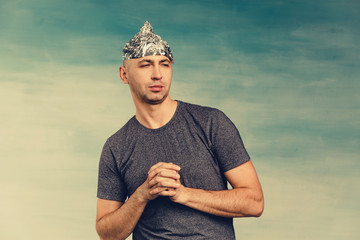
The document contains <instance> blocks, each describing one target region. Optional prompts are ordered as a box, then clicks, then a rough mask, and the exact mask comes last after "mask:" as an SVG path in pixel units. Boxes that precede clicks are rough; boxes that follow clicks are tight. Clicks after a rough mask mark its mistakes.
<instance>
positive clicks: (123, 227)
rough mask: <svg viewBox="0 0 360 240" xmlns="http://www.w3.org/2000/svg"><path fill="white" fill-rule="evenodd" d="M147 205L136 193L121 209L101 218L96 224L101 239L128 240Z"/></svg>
mask: <svg viewBox="0 0 360 240" xmlns="http://www.w3.org/2000/svg"><path fill="white" fill-rule="evenodd" d="M146 204H147V201H146V200H144V199H143V198H142V197H141V195H140V194H138V192H135V193H134V194H133V195H131V197H130V198H129V199H128V200H127V201H126V202H125V203H124V204H123V205H122V206H121V207H120V208H118V209H117V210H115V211H113V212H111V213H109V214H107V215H105V216H103V217H102V218H100V219H99V220H98V221H97V222H96V231H97V232H98V234H99V236H100V239H101V240H115V239H116V240H118V239H126V238H127V237H128V236H129V235H130V234H131V233H132V231H133V230H134V228H135V226H136V224H137V223H138V221H139V219H140V217H141V214H142V213H143V211H144V209H145V206H146Z"/></svg>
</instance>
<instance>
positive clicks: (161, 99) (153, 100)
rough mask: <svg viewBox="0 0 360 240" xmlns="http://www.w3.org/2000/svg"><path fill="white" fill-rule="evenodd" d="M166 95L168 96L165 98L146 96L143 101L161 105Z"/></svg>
mask: <svg viewBox="0 0 360 240" xmlns="http://www.w3.org/2000/svg"><path fill="white" fill-rule="evenodd" d="M166 97H167V96H164V97H163V98H160V99H151V98H146V99H143V101H144V102H145V103H147V104H150V105H159V104H161V103H163V102H164V101H165V99H166Z"/></svg>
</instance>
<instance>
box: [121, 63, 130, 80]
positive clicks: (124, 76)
mask: <svg viewBox="0 0 360 240" xmlns="http://www.w3.org/2000/svg"><path fill="white" fill-rule="evenodd" d="M119 75H120V78H121V81H123V83H125V84H128V83H129V81H128V79H127V72H126V68H125V67H124V66H120V68H119Z"/></svg>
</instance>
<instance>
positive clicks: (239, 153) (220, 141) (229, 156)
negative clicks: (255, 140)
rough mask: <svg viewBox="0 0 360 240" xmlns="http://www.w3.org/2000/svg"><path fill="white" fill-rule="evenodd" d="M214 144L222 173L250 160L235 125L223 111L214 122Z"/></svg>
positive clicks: (218, 112)
mask: <svg viewBox="0 0 360 240" xmlns="http://www.w3.org/2000/svg"><path fill="white" fill-rule="evenodd" d="M212 125H213V126H212V129H213V130H212V131H213V132H212V140H211V141H212V144H213V150H214V153H215V156H216V158H217V160H218V163H219V166H220V169H221V171H222V172H226V171H229V170H231V169H233V168H235V167H237V166H240V165H241V164H243V163H245V162H247V161H249V160H250V156H249V154H248V153H247V151H246V149H245V146H244V144H243V141H242V139H241V137H240V134H239V131H238V130H237V128H236V126H235V125H234V123H233V122H232V121H231V120H230V119H229V118H228V117H227V116H226V115H225V114H224V113H223V112H221V111H217V113H216V114H215V115H214V119H213V120H212Z"/></svg>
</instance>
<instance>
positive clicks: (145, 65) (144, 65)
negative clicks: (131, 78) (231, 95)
mask: <svg viewBox="0 0 360 240" xmlns="http://www.w3.org/2000/svg"><path fill="white" fill-rule="evenodd" d="M147 66H150V64H143V65H140V67H147Z"/></svg>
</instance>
